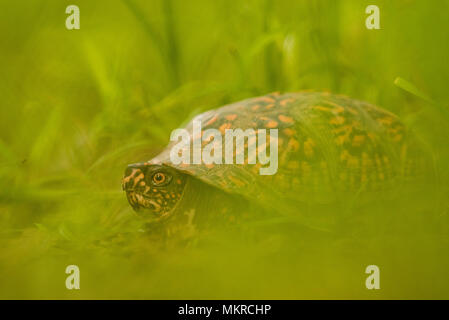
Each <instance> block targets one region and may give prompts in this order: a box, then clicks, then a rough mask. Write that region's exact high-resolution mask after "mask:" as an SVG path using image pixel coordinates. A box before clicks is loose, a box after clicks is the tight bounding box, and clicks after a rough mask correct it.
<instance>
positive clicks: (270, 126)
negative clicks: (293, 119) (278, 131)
mask: <svg viewBox="0 0 449 320" xmlns="http://www.w3.org/2000/svg"><path fill="white" fill-rule="evenodd" d="M277 126H278V123H277V121H274V120H270V121H268V123H267V124H266V125H265V127H266V128H269V129H272V128H276V127H277Z"/></svg>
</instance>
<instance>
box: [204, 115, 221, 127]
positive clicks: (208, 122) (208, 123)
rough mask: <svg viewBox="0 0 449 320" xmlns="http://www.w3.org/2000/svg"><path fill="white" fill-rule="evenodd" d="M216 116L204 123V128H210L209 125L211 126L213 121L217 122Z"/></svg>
mask: <svg viewBox="0 0 449 320" xmlns="http://www.w3.org/2000/svg"><path fill="white" fill-rule="evenodd" d="M217 119H218V116H217V115H215V116H213V117H212V118H211V119H210V120H209V121H207V122H206V126H210V125H211V124H213V123H214V122H215V121H217Z"/></svg>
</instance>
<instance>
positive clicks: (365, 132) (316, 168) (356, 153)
mask: <svg viewBox="0 0 449 320" xmlns="http://www.w3.org/2000/svg"><path fill="white" fill-rule="evenodd" d="M194 120H196V121H200V122H201V127H202V131H201V136H197V137H193V121H194ZM211 128H213V129H217V130H219V131H220V132H221V134H222V136H223V137H224V136H225V131H226V129H242V130H246V129H254V130H256V131H257V129H267V130H268V129H278V170H277V173H276V174H274V175H261V174H260V168H261V164H260V163H256V164H248V159H247V155H245V163H244V164H204V163H202V164H174V163H173V162H172V161H171V160H170V151H171V148H173V146H174V145H175V144H176V143H177V142H176V141H175V142H172V143H170V144H169V145H168V147H167V148H166V149H165V150H164V151H163V152H162V153H161V154H159V155H158V156H157V157H155V158H154V159H152V160H150V161H149V162H150V163H152V164H164V165H167V166H170V167H172V168H175V169H177V170H180V171H182V172H184V173H187V174H189V175H191V176H194V177H196V178H197V179H199V180H201V181H203V182H205V183H207V184H209V185H212V186H215V187H217V188H219V189H221V190H223V191H225V192H228V193H236V194H240V195H243V196H244V197H246V198H247V199H250V200H252V201H256V202H258V203H260V204H261V205H263V206H273V207H276V208H282V209H283V210H286V211H287V212H296V211H297V210H298V206H299V205H301V204H303V203H330V202H333V201H335V200H336V199H337V198H339V197H341V195H342V194H355V193H357V192H359V191H361V190H363V191H373V192H375V191H382V190H383V191H385V190H388V188H389V186H392V185H393V184H394V183H395V182H397V181H398V180H400V179H402V178H403V177H406V176H410V175H412V171H413V167H414V163H413V161H412V160H411V159H412V158H411V157H410V150H409V149H410V148H409V147H410V144H409V142H408V141H409V138H408V133H407V130H406V128H405V126H404V125H403V123H402V122H401V121H400V120H399V119H398V117H397V116H395V115H394V114H392V113H390V112H388V111H386V110H383V109H381V108H379V107H376V106H374V105H372V104H369V103H366V102H362V101H357V100H354V99H350V98H348V97H344V96H340V95H333V94H330V93H318V92H301V93H287V94H282V95H280V94H269V95H266V96H262V97H257V98H251V99H247V100H244V101H241V102H237V103H233V104H230V105H226V106H223V107H221V108H218V109H216V110H212V111H208V112H205V113H203V114H200V115H199V116H197V117H195V118H194V119H193V120H192V121H191V122H190V123H189V124H188V125H187V127H186V129H187V130H188V131H189V133H190V136H191V137H192V138H191V140H195V139H202V138H203V137H202V135H203V134H204V131H205V130H207V129H211ZM267 134H268V132H267ZM223 140H224V139H223ZM208 142H209V141H202V140H201V144H202V146H203V147H204V146H205V145H206V144H207V143H208ZM248 142H249V141H246V144H245V146H247V145H248ZM267 147H269V141H267ZM222 150H223V162H222V163H224V162H225V161H224V156H225V155H224V150H225V148H224V147H223V148H222ZM234 153H235V150H234Z"/></svg>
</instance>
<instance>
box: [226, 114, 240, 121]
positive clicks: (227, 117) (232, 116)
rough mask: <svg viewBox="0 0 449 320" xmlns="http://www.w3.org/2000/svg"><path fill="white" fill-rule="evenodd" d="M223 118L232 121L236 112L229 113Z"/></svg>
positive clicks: (235, 117)
mask: <svg viewBox="0 0 449 320" xmlns="http://www.w3.org/2000/svg"><path fill="white" fill-rule="evenodd" d="M225 118H226V120H229V121H234V120H235V119H237V115H236V114H229V115H227V116H226V117H225Z"/></svg>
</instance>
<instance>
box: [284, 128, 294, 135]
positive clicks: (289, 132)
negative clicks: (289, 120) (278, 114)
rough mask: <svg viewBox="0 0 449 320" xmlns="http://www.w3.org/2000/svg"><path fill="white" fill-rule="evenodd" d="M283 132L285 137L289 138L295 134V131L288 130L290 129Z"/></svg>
mask: <svg viewBox="0 0 449 320" xmlns="http://www.w3.org/2000/svg"><path fill="white" fill-rule="evenodd" d="M283 131H284V133H285V135H287V136H289V137H291V136H293V135H295V134H296V131H295V130H293V129H290V128H285V129H284V130H283Z"/></svg>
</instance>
